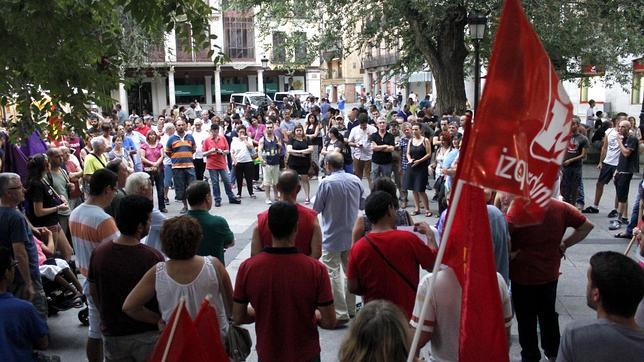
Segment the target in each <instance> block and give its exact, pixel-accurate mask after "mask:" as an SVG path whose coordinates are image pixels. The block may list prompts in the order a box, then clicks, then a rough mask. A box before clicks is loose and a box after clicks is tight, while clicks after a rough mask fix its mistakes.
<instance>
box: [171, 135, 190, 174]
mask: <svg viewBox="0 0 644 362" xmlns="http://www.w3.org/2000/svg"><path fill="white" fill-rule="evenodd" d="M196 150H197V144H196V143H195V139H194V138H192V135H191V134H189V133H186V134H184V135H183V137H181V136H179V135H178V134H174V135H172V136H170V138H168V143H167V144H166V145H165V152H166V153H167V154H168V155H169V156H170V160H171V161H172V168H191V167H194V163H193V162H192V155H193V154H194V153H195V151H196Z"/></svg>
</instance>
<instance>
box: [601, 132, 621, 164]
mask: <svg viewBox="0 0 644 362" xmlns="http://www.w3.org/2000/svg"><path fill="white" fill-rule="evenodd" d="M618 136H619V132H618V131H617V129H615V128H610V129H609V130H608V131H606V139H607V140H608V147H607V149H606V157H604V161H603V162H604V163H605V164H608V165H611V166H617V163H618V162H619V154H620V150H619V143H617V137H618Z"/></svg>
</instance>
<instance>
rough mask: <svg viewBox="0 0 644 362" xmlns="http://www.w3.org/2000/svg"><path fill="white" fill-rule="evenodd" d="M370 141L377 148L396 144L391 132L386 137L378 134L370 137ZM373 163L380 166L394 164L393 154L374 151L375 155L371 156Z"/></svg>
mask: <svg viewBox="0 0 644 362" xmlns="http://www.w3.org/2000/svg"><path fill="white" fill-rule="evenodd" d="M369 140H370V141H371V142H374V143H375V144H376V145H377V146H382V145H388V146H394V145H395V143H396V142H395V138H394V136H393V135H392V134H391V133H389V132H386V133H385V135H384V136H380V133H378V132H376V133H374V134H372V135H371V136H370V137H369ZM371 161H372V162H373V163H377V164H379V165H386V164H390V163H392V162H393V158H392V153H391V152H384V151H374V152H373V155H372V156H371Z"/></svg>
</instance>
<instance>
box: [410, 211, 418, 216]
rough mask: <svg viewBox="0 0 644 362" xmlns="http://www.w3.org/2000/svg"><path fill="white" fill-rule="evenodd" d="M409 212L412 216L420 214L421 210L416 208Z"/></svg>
mask: <svg viewBox="0 0 644 362" xmlns="http://www.w3.org/2000/svg"><path fill="white" fill-rule="evenodd" d="M409 214H410V215H411V216H416V215H420V210H414V211H412V212H410V213H409Z"/></svg>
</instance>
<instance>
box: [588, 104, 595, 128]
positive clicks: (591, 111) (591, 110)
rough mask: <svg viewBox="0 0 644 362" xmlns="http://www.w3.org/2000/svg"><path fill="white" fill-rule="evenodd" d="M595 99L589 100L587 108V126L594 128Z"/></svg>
mask: <svg viewBox="0 0 644 362" xmlns="http://www.w3.org/2000/svg"><path fill="white" fill-rule="evenodd" d="M596 111H597V110H596V109H595V100H593V99H591V100H589V101H588V109H587V110H586V127H587V128H592V127H593V126H594V125H595V112H596Z"/></svg>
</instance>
